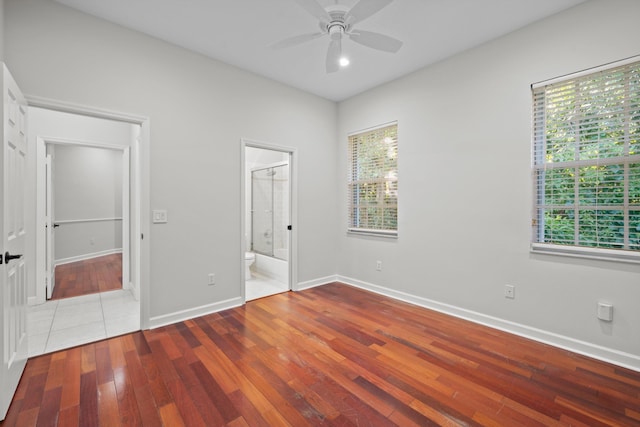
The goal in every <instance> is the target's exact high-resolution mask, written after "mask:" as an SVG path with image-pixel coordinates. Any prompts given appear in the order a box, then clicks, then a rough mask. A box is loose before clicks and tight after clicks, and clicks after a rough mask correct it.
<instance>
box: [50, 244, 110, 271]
mask: <svg viewBox="0 0 640 427" xmlns="http://www.w3.org/2000/svg"><path fill="white" fill-rule="evenodd" d="M121 253H122V248H116V249H107V250H104V251H99V252H92V253H89V254H82V255H76V256H72V257H68V258H61V259H58V260H55V261H54V262H53V266H54V267H57V266H59V265H63V264H70V263H72V262H78V261H86V260H88V259H93V258H99V257H101V256H107V255H113V254H121Z"/></svg>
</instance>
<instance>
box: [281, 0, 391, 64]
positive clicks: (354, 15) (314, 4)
mask: <svg viewBox="0 0 640 427" xmlns="http://www.w3.org/2000/svg"><path fill="white" fill-rule="evenodd" d="M294 1H295V2H296V3H298V5H299V6H300V7H302V8H303V9H304V10H306V11H307V12H308V13H310V14H311V15H312V16H314V17H315V18H317V19H318V20H319V24H318V25H319V26H320V32H316V33H309V34H301V35H299V36H294V37H290V38H287V39H284V40H282V41H279V42H277V43H275V44H273V45H272V47H273V48H274V49H283V48H287V47H291V46H296V45H299V44H302V43H305V42H308V41H311V40H314V39H317V38H319V37H323V36H326V35H328V36H329V37H330V42H329V49H328V50H327V59H326V67H327V73H335V72H336V71H338V69H339V68H340V64H339V61H340V57H341V55H342V39H343V37H345V36H346V37H348V38H349V39H351V40H353V41H354V42H356V43H359V44H361V45H363V46H367V47H370V48H372V49H377V50H381V51H384V52H390V53H396V52H397V51H398V50H399V49H400V47H402V42H401V41H400V40H397V39H394V38H393V37H389V36H386V35H384V34H380V33H376V32H373V31H365V30H360V29H356V28H354V26H355V25H356V24H358V23H359V22H361V21H363V20H365V19H367V18H368V17H370V16H371V15H373V14H375V13H376V12H378V11H380V10H381V9H383V8H384V7H386V6H388V5H389V4H390V3H392V2H393V0H360V1H358V2H357V3H356V4H355V5H354V6H353V7H352V8H351V9H349V10H347V11H344V10H340V9H330V10H326V9H325V8H324V7H322V6H321V5H320V3H318V1H317V0H294Z"/></svg>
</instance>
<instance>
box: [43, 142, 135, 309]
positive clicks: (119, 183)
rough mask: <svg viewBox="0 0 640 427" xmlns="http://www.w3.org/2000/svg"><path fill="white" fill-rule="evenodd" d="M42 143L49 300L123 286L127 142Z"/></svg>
mask: <svg viewBox="0 0 640 427" xmlns="http://www.w3.org/2000/svg"><path fill="white" fill-rule="evenodd" d="M43 143H44V144H45V147H44V150H43V149H42V147H40V149H39V150H38V151H39V152H42V151H44V152H45V153H46V159H45V162H44V168H45V170H44V175H45V180H46V182H45V205H46V206H45V241H46V247H47V250H46V255H45V265H44V269H45V282H44V286H46V292H47V299H54V300H58V299H64V298H69V297H78V296H83V295H89V294H92V293H100V292H106V291H111V290H118V289H123V288H124V289H127V288H128V287H129V277H128V274H123V272H124V273H127V272H128V271H129V262H130V256H129V245H128V244H125V243H128V242H127V240H128V233H126V230H127V229H128V227H129V222H130V221H129V212H125V210H124V209H123V207H124V206H125V205H126V204H127V203H126V202H127V200H128V199H129V168H130V165H129V155H128V150H129V147H128V146H124V147H111V146H99V145H86V144H81V143H79V142H71V141H68V140H67V141H61V140H58V141H51V140H46V139H43V138H39V139H38V144H43ZM123 285H124V286H123Z"/></svg>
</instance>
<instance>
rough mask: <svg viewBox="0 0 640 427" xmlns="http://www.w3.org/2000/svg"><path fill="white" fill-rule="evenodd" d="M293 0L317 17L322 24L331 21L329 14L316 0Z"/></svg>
mask: <svg viewBox="0 0 640 427" xmlns="http://www.w3.org/2000/svg"><path fill="white" fill-rule="evenodd" d="M295 2H296V3H298V5H299V6H300V7H301V8H303V9H304V10H306V11H307V12H309V13H310V14H311V15H312V16H315V17H316V18H318V19H319V20H320V22H322V23H324V24H328V23H329V22H331V16H330V15H329V13H328V12H327V11H326V10H325V9H324V7H322V6H321V5H320V3H318V2H317V0H295Z"/></svg>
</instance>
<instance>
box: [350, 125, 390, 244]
mask: <svg viewBox="0 0 640 427" xmlns="http://www.w3.org/2000/svg"><path fill="white" fill-rule="evenodd" d="M348 193H349V194H348V196H349V204H348V205H349V225H348V231H350V232H357V233H367V234H379V235H389V236H396V235H397V234H398V124H397V123H395V122H394V123H391V124H388V125H384V126H381V127H377V128H374V129H369V130H366V131H363V132H359V133H355V134H351V135H349V182H348Z"/></svg>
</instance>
